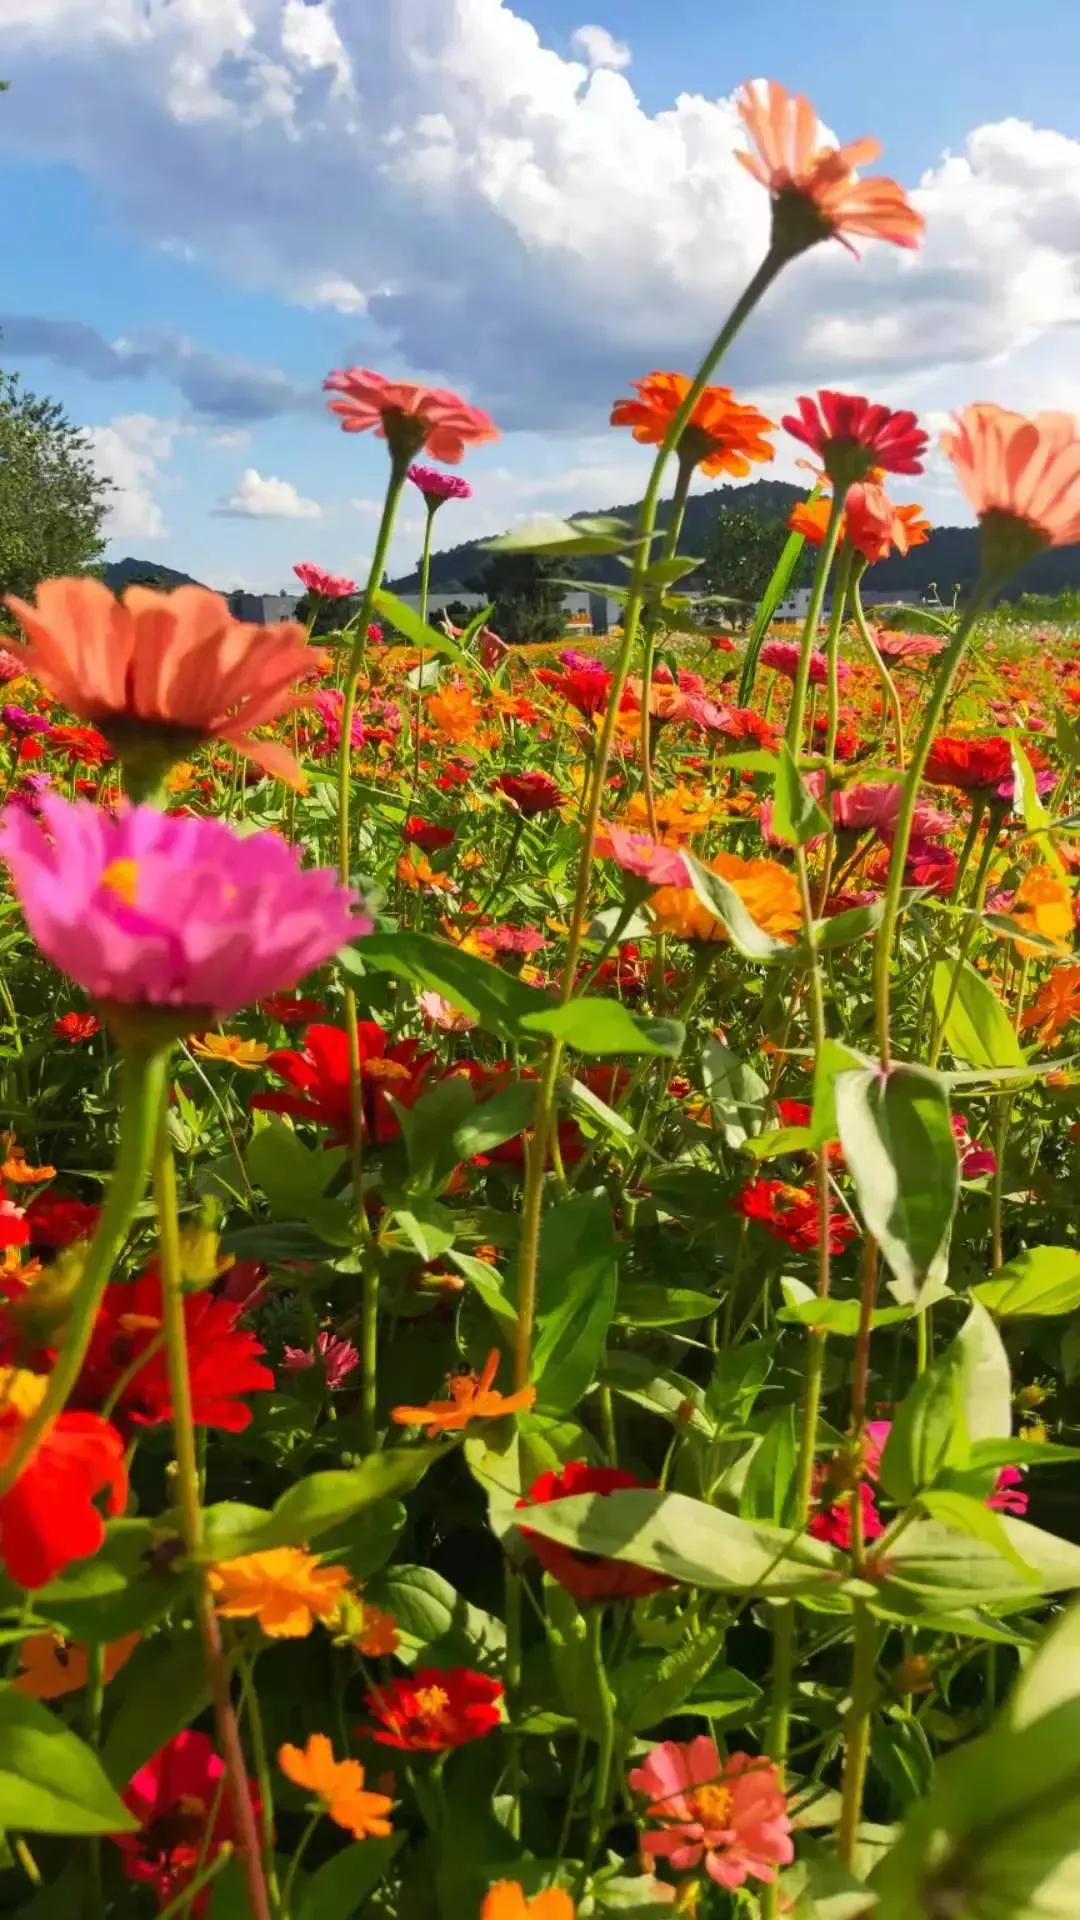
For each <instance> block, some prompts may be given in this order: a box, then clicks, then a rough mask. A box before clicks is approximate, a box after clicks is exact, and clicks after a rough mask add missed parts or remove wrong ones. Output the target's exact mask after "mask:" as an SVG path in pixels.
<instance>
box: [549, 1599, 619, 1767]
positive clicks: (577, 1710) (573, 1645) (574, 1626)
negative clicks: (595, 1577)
mask: <svg viewBox="0 0 1080 1920" xmlns="http://www.w3.org/2000/svg"><path fill="white" fill-rule="evenodd" d="M544 1612H545V1615H546V1617H547V1641H548V1653H549V1655H550V1658H551V1664H552V1666H553V1668H554V1669H555V1680H556V1684H557V1686H558V1689H559V1698H560V1700H561V1701H562V1704H563V1706H564V1707H565V1708H566V1711H567V1713H568V1714H569V1715H570V1716H571V1718H572V1719H573V1720H574V1721H575V1722H576V1723H577V1724H578V1725H579V1726H581V1727H583V1728H584V1729H585V1732H586V1733H588V1734H590V1735H591V1736H592V1738H593V1739H594V1740H596V1739H599V1738H600V1736H601V1734H602V1732H603V1727H604V1716H605V1708H606V1706H608V1705H610V1688H609V1684H608V1680H607V1677H606V1675H604V1674H602V1673H597V1670H596V1661H595V1659H594V1658H593V1655H592V1653H591V1651H590V1648H589V1640H588V1627H587V1626H586V1623H585V1616H584V1614H583V1613H582V1611H581V1608H580V1607H579V1606H578V1604H577V1601H576V1600H575V1599H574V1598H573V1597H572V1595H570V1594H569V1593H567V1591H566V1589H565V1588H564V1587H561V1586H560V1585H559V1583H558V1581H557V1580H552V1579H550V1578H549V1577H548V1575H547V1574H545V1575H544ZM605 1695H607V1696H608V1698H607V1699H606V1700H605V1697H604V1696H605Z"/></svg>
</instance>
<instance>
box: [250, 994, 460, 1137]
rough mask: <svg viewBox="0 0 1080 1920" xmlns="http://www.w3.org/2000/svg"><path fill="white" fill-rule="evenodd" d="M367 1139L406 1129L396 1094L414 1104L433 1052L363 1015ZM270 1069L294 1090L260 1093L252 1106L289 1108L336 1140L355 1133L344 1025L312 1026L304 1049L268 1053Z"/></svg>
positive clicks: (359, 1026)
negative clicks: (390, 1040) (389, 1036)
mask: <svg viewBox="0 0 1080 1920" xmlns="http://www.w3.org/2000/svg"><path fill="white" fill-rule="evenodd" d="M356 1031H357V1033H358V1034H359V1037H360V1079H361V1084H362V1104H363V1124H364V1138H365V1140H367V1141H368V1142H369V1143H371V1144H372V1145H375V1146H378V1145H380V1144H381V1143H382V1142H383V1141H386V1140H396V1138H397V1136H398V1133H399V1131H400V1129H399V1127H398V1122H397V1117H396V1115H395V1113H394V1109H393V1107H392V1106H391V1104H390V1101H391V1098H393V1099H394V1100H397V1101H399V1102H400V1103H401V1105H402V1106H406V1107H411V1106H412V1104H413V1102H414V1101H415V1100H418V1099H419V1097H420V1095H421V1093H422V1092H423V1090H424V1083H425V1081H426V1079H427V1075H428V1072H429V1069H430V1067H431V1063H432V1061H433V1060H434V1058H435V1055H434V1054H433V1053H421V1052H420V1051H419V1047H420V1042H419V1041H418V1040H397V1041H395V1042H394V1045H393V1046H390V1047H388V1046H387V1044H386V1035H385V1033H384V1032H383V1030H382V1028H381V1027H380V1026H376V1024H375V1022H374V1021H373V1020H358V1021H357V1025H356ZM266 1068H267V1071H268V1072H269V1073H276V1074H277V1075H278V1076H279V1078H280V1079H282V1080H284V1081H285V1082H286V1084H287V1085H288V1086H290V1087H292V1088H293V1092H292V1093H257V1094H256V1095H255V1097H254V1099H253V1100H252V1102H251V1105H252V1107H255V1108H260V1109H261V1110H262V1111H264V1112H266V1113H288V1114H291V1115H292V1117H293V1118H294V1119H296V1120H313V1121H314V1122H315V1125H316V1126H319V1127H329V1128H330V1129H331V1134H332V1139H333V1142H334V1143H335V1144H337V1143H340V1142H342V1141H346V1140H349V1139H351V1138H352V1105H351V1094H350V1088H349V1036H348V1034H347V1033H346V1031H345V1028H344V1027H322V1026H316V1027H309V1028H308V1030H307V1033H306V1034H305V1035H304V1049H303V1052H302V1053H301V1052H298V1051H296V1050H295V1049H293V1048H291V1047H281V1048H279V1049H278V1051H277V1052H276V1053H271V1054H269V1055H268V1056H267V1060H266Z"/></svg>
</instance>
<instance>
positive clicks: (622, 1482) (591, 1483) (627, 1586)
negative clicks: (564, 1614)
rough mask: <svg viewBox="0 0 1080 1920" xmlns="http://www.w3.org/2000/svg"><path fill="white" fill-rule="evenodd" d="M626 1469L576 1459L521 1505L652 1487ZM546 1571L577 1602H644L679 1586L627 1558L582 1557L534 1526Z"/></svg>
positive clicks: (547, 1476) (527, 1535) (543, 1478)
mask: <svg viewBox="0 0 1080 1920" xmlns="http://www.w3.org/2000/svg"><path fill="white" fill-rule="evenodd" d="M649 1485H650V1482H649V1481H647V1480H638V1479H636V1478H635V1477H634V1475H633V1474H632V1473H624V1472H623V1470H622V1468H621V1467H590V1466H589V1464H588V1462H587V1461H585V1460H571V1461H569V1462H568V1463H567V1465H566V1466H565V1467H564V1468H563V1470H562V1472H561V1473H556V1472H554V1471H549V1472H548V1473H542V1474H541V1475H540V1478H539V1479H538V1480H534V1481H533V1483H532V1486H531V1487H530V1488H529V1491H528V1493H527V1494H526V1495H525V1496H524V1498H523V1499H521V1500H519V1501H518V1502H517V1505H518V1506H519V1507H538V1506H546V1505H547V1504H548V1502H549V1501H551V1500H569V1499H572V1498H573V1496H574V1495H575V1494H579V1493H598V1494H606V1493H619V1492H622V1491H623V1489H624V1488H627V1487H647V1486H649ZM521 1537H522V1539H523V1540H527V1541H528V1543H529V1545H530V1547H531V1548H532V1550H533V1552H534V1553H535V1555H536V1557H537V1559H538V1560H539V1562H540V1565H541V1566H542V1567H543V1569H544V1572H545V1573H550V1575H551V1577H552V1579H553V1580H557V1581H558V1582H559V1585H560V1586H561V1587H565V1588H566V1591H567V1593H572V1594H573V1596H574V1599H575V1600H638V1599H641V1598H642V1596H643V1595H645V1594H647V1593H659V1592H660V1591H661V1589H662V1588H664V1587H671V1586H674V1584H675V1583H674V1581H673V1580H669V1579H668V1578H667V1576H666V1575H665V1574H662V1573H652V1572H650V1571H649V1570H648V1569H647V1568H645V1567H635V1566H631V1564H630V1563H629V1561H625V1560H606V1559H605V1558H604V1556H603V1555H602V1554H599V1553H580V1552H579V1551H578V1549H577V1548H576V1547H564V1546H563V1545H562V1544H561V1543H560V1542H559V1541H558V1540H548V1539H546V1538H545V1536H544V1535H543V1534H540V1533H536V1532H534V1530H533V1529H532V1528H531V1527H524V1526H523V1527H522V1529H521Z"/></svg>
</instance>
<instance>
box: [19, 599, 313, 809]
mask: <svg viewBox="0 0 1080 1920" xmlns="http://www.w3.org/2000/svg"><path fill="white" fill-rule="evenodd" d="M7 605H8V606H9V607H10V609H11V611H12V613H13V614H14V615H15V618H16V619H17V620H18V622H19V624H20V626H21V627H23V628H24V629H25V631H26V633H27V635H28V636H29V639H30V645H29V647H27V649H26V671H27V672H28V673H32V674H34V676H35V677H36V678H37V679H38V680H40V681H41V684H42V686H45V687H48V689H49V692H50V693H54V694H55V695H56V697H57V699H58V700H61V701H62V702H63V704H64V706H65V707H70V709H71V711H72V713H77V714H78V715H79V716H80V717H81V718H82V719H84V720H92V721H93V723H94V725H95V726H97V727H99V728H100V729H101V731H102V732H103V733H104V734H105V735H106V737H107V738H108V740H109V741H110V743H111V745H113V746H114V747H116V748H117V749H118V751H122V750H123V748H124V747H125V745H126V744H127V743H129V742H132V744H136V743H137V741H138V739H139V736H140V735H141V736H145V735H146V734H148V733H150V734H153V735H155V736H156V737H157V739H158V741H159V742H160V743H161V744H162V745H163V746H164V745H168V744H170V743H171V745H172V747H173V748H174V752H173V755H172V757H173V758H174V759H179V758H180V757H181V756H182V755H183V754H185V753H187V752H190V750H191V748H192V747H193V746H195V745H197V743H198V742H199V741H200V740H211V739H212V740H227V741H228V742H229V743H230V745H231V746H234V747H236V748H237V750H238V751H239V752H240V753H243V754H246V755H247V758H248V759H249V760H253V761H254V762H255V764H256V766H259V767H262V769H263V771H264V772H266V773H272V774H274V775H275V776H277V777H278V778H281V779H287V780H297V779H299V777H300V770H299V768H298V767H297V764H296V762H295V760H294V759H293V757H292V754H291V753H288V752H287V751H286V749H285V748H284V747H283V746H281V745H280V744H279V743H278V742H277V741H273V740H254V739H252V737H251V735H252V730H253V728H255V727H263V726H266V725H268V723H269V722H270V721H272V720H276V719H277V718H278V717H279V716H280V715H281V714H282V713H284V712H286V711H287V710H288V709H289V708H291V707H293V706H296V705H298V704H299V701H298V700H297V699H296V698H290V689H291V688H292V687H293V686H294V685H295V683H296V682H297V681H298V680H299V679H300V678H301V677H302V676H303V675H304V674H305V673H307V672H309V671H310V668H311V654H310V653H309V651H308V648H307V643H306V641H305V638H304V630H303V628H302V627H299V626H297V625H295V623H293V622H290V621H282V622H281V623H280V625H278V626H272V627H256V626H248V625H244V624H242V623H241V622H240V621H238V620H234V619H233V617H232V615H231V614H230V612H229V609H228V606H227V604H226V602H225V601H224V600H223V599H222V597H221V595H220V594H219V593H210V592H209V591H208V590H207V588H205V587H178V588H177V590H176V592H175V593H155V592H153V591H152V590H151V589H150V588H149V587H129V588H128V590H127V592H126V593H125V595H124V597H123V599H122V600H117V599H116V598H115V597H114V596H113V595H112V594H111V593H110V592H109V589H108V588H107V587H106V586H104V585H103V584H102V582H101V581H100V580H43V581H42V582H41V584H40V586H39V587H38V588H37V600H36V604H35V605H33V606H31V605H30V604H29V603H28V602H27V601H25V600H18V599H16V598H15V596H14V594H11V595H9V596H8V600H7ZM133 737H134V738H133Z"/></svg>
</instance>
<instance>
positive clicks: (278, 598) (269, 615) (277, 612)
mask: <svg viewBox="0 0 1080 1920" xmlns="http://www.w3.org/2000/svg"><path fill="white" fill-rule="evenodd" d="M227 598H228V602H229V612H230V613H231V614H232V617H233V619H234V620H253V621H254V622H255V624H256V625H257V626H260V627H272V626H276V624H277V622H278V621H279V620H294V619H295V618H296V609H297V607H298V606H299V605H300V595H299V594H297V593H242V592H236V593H230V594H229V595H228V596H227Z"/></svg>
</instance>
